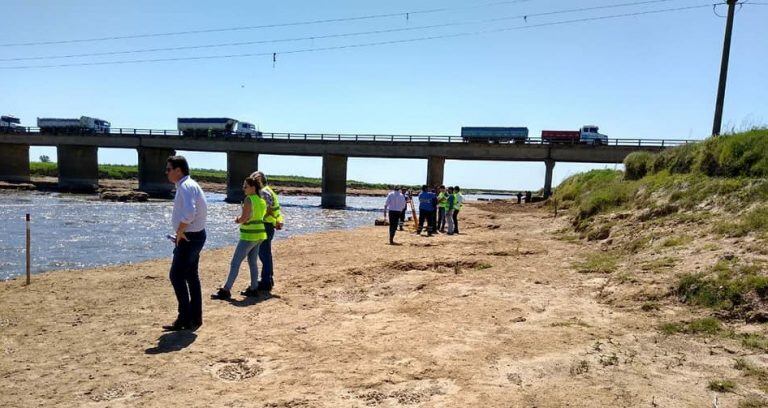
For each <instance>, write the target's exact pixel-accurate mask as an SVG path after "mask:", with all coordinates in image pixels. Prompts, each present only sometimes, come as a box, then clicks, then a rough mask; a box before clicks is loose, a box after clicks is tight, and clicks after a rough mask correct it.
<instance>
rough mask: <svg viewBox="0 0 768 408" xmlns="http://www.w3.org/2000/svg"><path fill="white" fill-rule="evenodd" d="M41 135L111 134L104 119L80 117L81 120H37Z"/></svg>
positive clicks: (108, 124) (108, 125)
mask: <svg viewBox="0 0 768 408" xmlns="http://www.w3.org/2000/svg"><path fill="white" fill-rule="evenodd" d="M37 127H38V128H40V133H78V134H82V133H88V134H109V129H110V123H109V122H107V121H106V120H104V119H98V118H92V117H89V116H80V119H62V118H37Z"/></svg>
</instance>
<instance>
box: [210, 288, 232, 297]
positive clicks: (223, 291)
mask: <svg viewBox="0 0 768 408" xmlns="http://www.w3.org/2000/svg"><path fill="white" fill-rule="evenodd" d="M231 298H232V293H230V292H229V291H228V290H226V289H224V288H219V291H218V292H216V293H214V294H213V295H211V299H214V300H229V299H231Z"/></svg>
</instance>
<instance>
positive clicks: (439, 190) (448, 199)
mask: <svg viewBox="0 0 768 408" xmlns="http://www.w3.org/2000/svg"><path fill="white" fill-rule="evenodd" d="M417 198H418V200H419V215H418V220H419V222H418V227H417V229H416V234H417V235H421V232H422V231H424V230H425V231H426V232H427V236H432V235H433V234H438V233H443V234H448V235H453V234H458V233H459V212H460V211H461V207H462V205H463V204H464V196H463V195H462V194H461V188H460V187H459V186H453V187H448V188H446V187H445V186H443V185H441V186H437V187H429V186H427V185H424V186H422V187H421V192H420V193H419V195H418V197H417ZM412 200H413V197H412V194H411V193H410V192H409V191H408V190H407V189H406V188H400V187H398V186H395V187H393V189H392V191H391V192H390V193H389V194H387V201H386V203H385V204H384V212H385V214H386V215H387V216H388V218H389V244H390V245H395V233H396V232H397V230H398V227H399V229H400V231H402V230H403V224H404V222H405V213H406V212H407V211H408V205H409V204H411V203H412ZM411 205H412V204H411ZM414 216H415V214H414ZM424 224H427V226H426V229H425V228H424ZM446 228H447V229H446Z"/></svg>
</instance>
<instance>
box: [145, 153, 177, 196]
mask: <svg viewBox="0 0 768 408" xmlns="http://www.w3.org/2000/svg"><path fill="white" fill-rule="evenodd" d="M138 151H139V190H141V191H143V192H145V193H147V194H149V196H150V197H156V198H170V197H172V196H173V184H172V183H171V182H170V181H168V177H167V176H166V174H165V165H166V163H167V162H168V157H170V156H173V155H175V154H176V151H175V150H173V149H158V148H152V147H140V148H139V149H138Z"/></svg>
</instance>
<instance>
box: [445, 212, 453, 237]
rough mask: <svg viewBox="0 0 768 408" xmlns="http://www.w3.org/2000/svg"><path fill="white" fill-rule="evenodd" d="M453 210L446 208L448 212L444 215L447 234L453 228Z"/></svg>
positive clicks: (451, 231)
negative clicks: (446, 223)
mask: <svg viewBox="0 0 768 408" xmlns="http://www.w3.org/2000/svg"><path fill="white" fill-rule="evenodd" d="M454 211H455V210H448V213H447V214H446V215H445V219H446V221H447V222H448V234H453V229H454V228H455V226H454V224H453V220H454V218H453V213H454Z"/></svg>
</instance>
